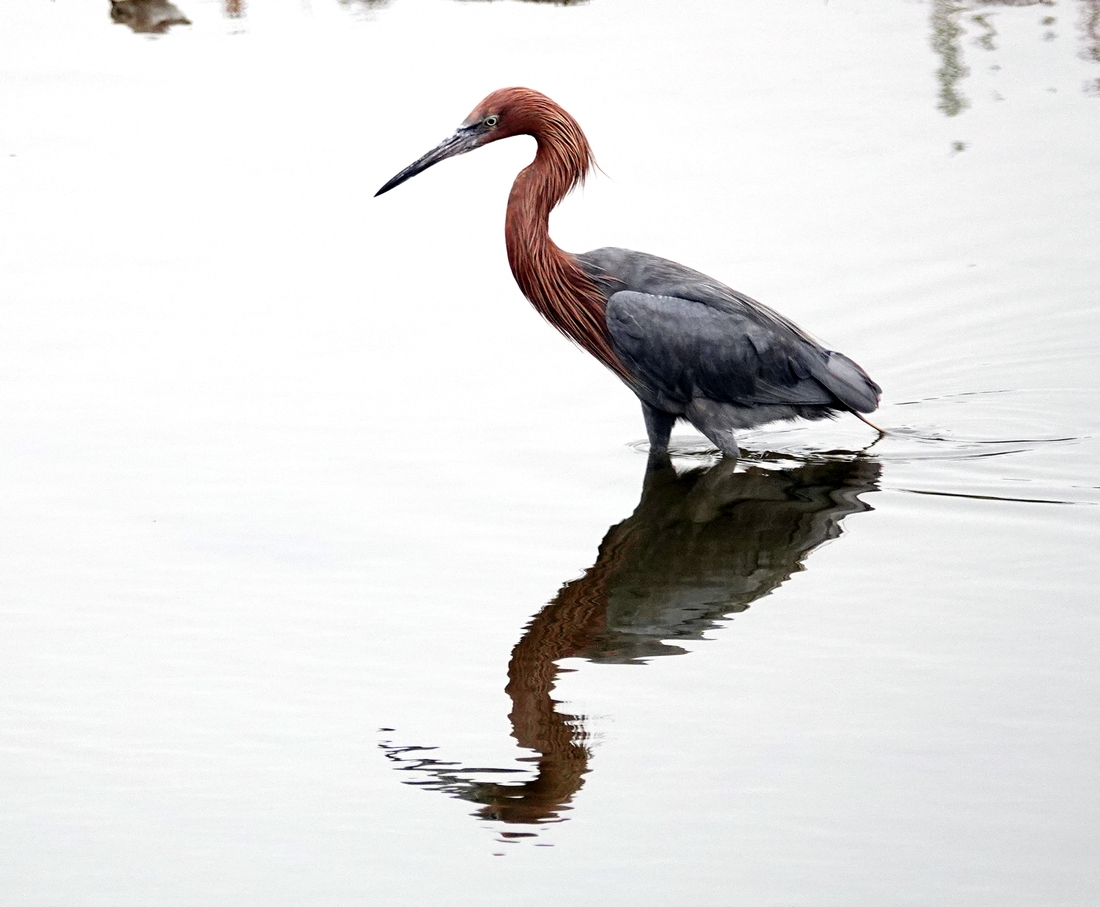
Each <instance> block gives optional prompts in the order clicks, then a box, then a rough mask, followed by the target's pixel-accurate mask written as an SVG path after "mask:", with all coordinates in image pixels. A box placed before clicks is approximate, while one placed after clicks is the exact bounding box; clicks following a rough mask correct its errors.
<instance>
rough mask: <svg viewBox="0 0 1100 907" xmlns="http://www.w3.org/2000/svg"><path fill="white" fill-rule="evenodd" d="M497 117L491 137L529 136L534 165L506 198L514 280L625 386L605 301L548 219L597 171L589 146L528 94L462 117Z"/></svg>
mask: <svg viewBox="0 0 1100 907" xmlns="http://www.w3.org/2000/svg"><path fill="white" fill-rule="evenodd" d="M493 114H496V115H497V116H499V117H500V132H499V133H498V135H497V136H495V138H505V137H506V136H509V135H520V134H524V135H531V136H534V138H535V141H536V142H537V143H538V151H537V153H536V154H535V159H534V161H532V162H531V164H529V165H528V166H527V167H525V168H524V169H523V170H522V171H520V173H519V175H518V176H517V177H516V180H515V182H514V183H513V184H512V191H511V193H510V194H509V196H508V209H507V214H506V216H505V221H504V242H505V245H506V246H507V249H508V263H509V265H510V266H511V268H512V274H513V276H514V277H515V278H516V283H517V284H519V288H520V290H522V291H523V295H524V296H526V297H527V298H528V299H529V300H530V301H531V304H532V305H533V306H534V307H535V309H536V311H538V313H539V314H540V315H542V316H543V318H545V319H546V320H547V321H549V322H550V324H552V325H553V326H554V327H556V328H557V329H558V330H559V331H561V332H562V333H563V334H565V336H566V337H568V338H570V339H571V340H573V341H575V342H576V343H577V344H579V345H580V346H581V347H582V348H584V349H586V350H588V352H589V353H591V354H592V355H593V356H595V357H596V358H597V359H598V360H599V361H600V362H602V363H603V364H604V365H606V366H607V367H608V368H610V369H612V370H613V371H615V372H616V373H618V374H619V375H620V376H621V377H623V378H624V379H626V380H627V381H629V380H630V376H629V373H628V372H627V371H626V369H625V368H624V367H623V364H622V363H621V362H620V361H619V357H618V356H616V355H615V352H614V350H613V349H612V348H611V338H610V337H609V335H608V332H607V316H606V313H605V305H606V301H605V299H604V296H603V294H602V293H601V292H600V290H599V288H598V287H597V286H596V284H595V283H594V282H593V281H592V280H591V278H589V277H588V275H586V274H585V273H584V272H583V271H582V270H581V269H580V268H579V267H578V266H577V264H576V263H575V262H574V261H573V259H572V258H571V257H570V256H569V255H567V254H566V253H565V252H563V251H562V250H561V249H560V248H558V246H557V245H556V244H555V243H554V241H553V240H552V239H551V238H550V212H551V211H552V210H553V209H554V207H555V206H556V205H557V204H558V203H559V202H560V201H561V200H562V199H563V198H565V196H566V195H568V194H569V193H570V192H571V191H572V190H573V189H574V188H576V187H577V186H578V185H582V184H583V183H584V180H585V177H586V176H587V175H588V172H589V170H591V169H592V168H593V167H594V166H595V164H596V160H595V157H594V156H593V154H592V148H591V147H590V146H589V144H588V139H587V138H586V137H585V135H584V132H583V131H582V130H581V127H580V125H579V124H578V123H577V121H576V120H575V119H573V117H572V116H570V115H569V113H568V112H566V111H565V110H563V109H562V108H561V107H560V106H558V105H557V104H555V103H554V102H553V101H552V100H550V98H548V97H546V95H544V94H540V93H539V92H537V91H533V90H532V89H530V88H502V89H500V90H499V91H494V92H493V93H492V94H491V95H489V96H488V97H487V98H486V99H485V100H484V101H482V102H481V103H480V104H479V105H478V106H477V108H476V109H475V110H474V111H473V112H472V113H471V114H470V116H469V117H467V119H466V122H467V123H477V122H481V121H482V120H483V119H484V118H485V117H486V116H489V115H493Z"/></svg>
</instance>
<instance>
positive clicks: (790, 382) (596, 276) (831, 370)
mask: <svg viewBox="0 0 1100 907" xmlns="http://www.w3.org/2000/svg"><path fill="white" fill-rule="evenodd" d="M514 135H530V136H533V137H534V139H535V141H536V142H537V143H538V150H537V152H536V154H535V159H534V161H533V162H532V163H531V164H530V165H529V166H527V167H525V168H524V169H523V170H522V171H520V174H519V175H518V176H517V177H516V181H515V183H514V184H513V185H512V192H511V194H510V195H509V197H508V209H507V214H506V217H505V224H504V239H505V243H506V245H507V248H508V262H509V264H510V265H511V268H512V274H513V276H514V277H515V279H516V283H518V284H519V287H520V290H522V291H523V295H524V296H526V297H527V298H528V299H529V300H530V301H531V304H532V305H534V307H535V309H536V310H537V311H538V312H539V314H541V315H542V316H543V317H544V318H545V319H546V320H547V321H549V322H550V324H552V325H553V326H554V327H556V328H557V329H558V330H559V331H561V332H562V333H563V334H565V336H566V337H569V338H570V339H571V340H573V341H575V342H576V343H577V344H578V345H579V346H581V347H582V348H584V349H586V350H588V352H589V353H591V354H592V355H593V356H595V357H596V358H597V359H598V360H599V361H600V362H602V363H603V364H604V365H606V366H607V367H608V368H609V369H611V371H613V372H614V373H615V374H616V375H618V376H619V377H620V378H621V379H622V380H623V381H624V382H626V384H627V385H628V386H629V387H630V389H631V390H632V391H634V393H635V394H637V395H638V398H639V399H640V400H641V402H642V413H643V415H644V417H645V424H646V431H647V433H648V435H649V443H650V452H651V454H662V453H664V452H666V451H667V450H668V439H669V435H670V433H671V432H672V427H673V425H674V424H675V423H676V421H677V420H678V419H685V420H687V421H688V422H690V423H691V424H692V425H694V426H695V427H696V428H697V429H698V430H699V431H701V432H702V433H703V434H704V435H706V437H707V438H708V439H709V440H710V441H711V443H712V444H714V445H715V446H716V447H717V448H718V449H719V450H720V451H722V453H723V454H724V455H726V456H729V457H737V456H738V455H739V450H738V447H737V439H736V436H735V433H736V432H737V431H738V430H739V429H746V428H752V427H755V426H757V425H762V424H764V423H766V422H773V421H775V420H778V419H793V418H798V417H801V418H803V419H823V418H826V417H829V416H834V415H836V414H838V413H844V412H850V413H853V414H855V415H856V416H858V417H859V418H861V419H863V416H862V415H860V414H861V413H869V412H873V411H874V410H875V408H876V407H877V406H878V402H879V396H880V394H881V388H879V386H878V385H877V384H875V382H874V381H872V380H871V378H870V377H869V376H868V375H867V373H866V372H865V371H863V369H862V368H860V367H859V366H858V365H856V363H854V362H853V361H852V360H851V359H849V358H848V357H847V356H844V355H842V354H841V353H837V352H834V351H832V350H828V349H825V348H824V347H823V346H821V345H820V344H819V343H817V341H815V340H814V339H813V338H812V337H810V336H809V335H808V334H807V333H806V332H805V331H803V330H802V329H801V328H799V327H798V326H797V325H796V324H794V323H793V322H791V321H788V320H787V319H786V318H784V317H783V316H782V315H780V314H778V313H777V312H774V311H772V310H771V309H769V308H768V307H767V306H765V305H763V304H761V303H759V302H757V301H756V300H754V299H750V298H749V297H748V296H745V295H744V294H742V293H738V292H737V291H736V290H732V289H730V288H729V287H727V286H725V285H724V284H721V283H719V282H718V281H716V280H714V279H713V278H710V277H707V276H706V275H705V274H700V273H699V272H698V271H693V270H691V269H690V268H686V267H684V266H683V265H680V264H676V263H675V262H672V261H668V260H666V259H664V258H658V257H657V256H655V255H647V254H645V253H644V252H632V251H630V250H629V249H616V248H604V249H596V250H595V251H593V252H585V253H584V254H583V255H570V254H569V253H567V252H563V251H562V250H561V249H559V248H558V247H557V246H556V245H555V244H554V242H553V240H551V239H550V230H549V222H550V211H551V210H552V209H553V208H554V206H556V205H557V204H558V202H560V201H561V200H562V199H563V198H565V196H566V195H567V194H568V193H569V192H570V190H572V189H573V188H574V187H575V186H577V185H578V184H580V183H583V182H584V179H585V177H586V176H587V174H588V172H589V170H591V169H592V168H593V167H594V166H595V160H594V158H593V156H592V149H591V148H590V147H589V145H588V140H587V139H586V138H585V135H584V133H583V132H582V131H581V128H580V126H579V125H578V124H577V121H576V120H574V119H573V117H572V116H570V115H569V114H568V113H567V112H566V111H565V110H563V109H562V108H561V107H560V106H559V105H558V104H556V103H554V101H552V100H550V98H548V97H546V96H545V95H543V94H540V93H539V92H537V91H532V90H531V89H529V88H503V89H500V90H499V91H494V92H493V93H492V94H490V95H489V96H488V97H487V98H485V100H483V101H482V102H481V103H480V104H478V105H477V107H475V108H474V110H473V112H472V113H471V114H470V115H469V116H468V117H467V118H466V119H465V121H463V123H462V125H460V126H459V127H458V130H457V131H456V132H455V134H454V135H452V136H451V137H450V138H447V139H444V140H443V141H442V142H441V143H440V144H439V145H437V146H436V147H435V148H433V149H432V150H431V151H429V152H428V153H427V154H425V155H424V156H423V157H421V158H420V159H419V160H417V161H416V162H414V163H412V164H410V165H409V166H408V167H406V168H405V169H404V170H402V171H401V172H400V173H398V174H397V176H395V177H394V178H393V179H391V180H390V181H389V182H388V183H386V185H384V186H383V187H382V188H381V189H379V190H378V192H377V193H376V195H381V194H382V193H383V192H389V190H390V189H393V188H394V187H395V186H399V185H400V184H401V183H403V182H405V180H407V179H410V178H411V177H413V176H416V174H418V173H421V172H423V171H424V170H427V169H428V168H429V167H431V166H432V165H433V164H438V163H439V162H440V161H442V160H446V159H447V158H449V157H454V156H455V155H458V154H465V153H466V152H467V151H473V150H474V149H475V148H480V147H481V146H482V145H487V144H489V143H490V142H495V141H497V140H498V139H505V138H509V137H510V136H514ZM863 421H865V422H867V420H866V419H863ZM868 424H869V425H872V423H870V422H868ZM872 427H874V428H877V426H874V425H872ZM880 432H881V430H880Z"/></svg>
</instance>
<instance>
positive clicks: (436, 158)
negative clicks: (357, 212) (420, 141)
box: [374, 127, 484, 198]
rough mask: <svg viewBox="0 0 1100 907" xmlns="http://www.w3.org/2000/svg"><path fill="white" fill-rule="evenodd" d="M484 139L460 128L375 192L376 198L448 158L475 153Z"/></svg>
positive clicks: (464, 128)
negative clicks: (469, 152) (468, 152)
mask: <svg viewBox="0 0 1100 907" xmlns="http://www.w3.org/2000/svg"><path fill="white" fill-rule="evenodd" d="M483 138H484V137H483V135H481V134H479V133H477V132H474V131H472V130H470V129H469V128H467V127H459V129H458V131H457V132H455V134H454V135H452V136H448V137H447V138H445V139H444V140H443V141H442V142H440V143H439V144H438V145H436V146H435V147H434V148H433V149H432V150H431V151H429V152H428V153H427V154H425V155H424V156H423V157H422V158H420V159H419V160H416V161H414V162H413V163H411V164H409V166H408V167H406V168H405V169H404V170H402V171H401V172H400V173H399V174H397V176H395V177H394V178H393V179H391V180H390V181H389V182H388V183H386V185H384V186H383V187H382V188H381V189H379V190H378V191H377V192H375V193H374V197H375V198H378V196H380V195H381V194H382V193H383V192H389V191H390V190H391V189H393V188H394V187H395V186H400V185H401V184H402V183H403V182H405V180H409V179H412V178H413V177H414V176H416V175H417V174H418V173H423V172H424V171H425V170H427V169H428V168H429V167H431V166H432V165H433V164H438V163H439V162H440V161H445V160H446V159H447V158H449V157H454V156H455V155H458V154H465V153H466V152H467V151H473V150H474V149H475V148H477V147H478V146H479V145H480V144H481V143H482V140H483Z"/></svg>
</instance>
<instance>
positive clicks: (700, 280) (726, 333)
mask: <svg viewBox="0 0 1100 907" xmlns="http://www.w3.org/2000/svg"><path fill="white" fill-rule="evenodd" d="M574 259H575V261H576V262H577V264H578V265H579V266H580V267H581V269H582V270H583V271H584V272H585V273H586V274H587V275H588V276H589V277H590V278H592V279H593V280H594V281H595V282H596V283H597V285H598V286H599V288H600V290H601V292H602V293H603V295H604V297H605V298H606V300H607V309H606V317H607V329H608V333H609V335H610V338H611V343H612V346H613V348H614V350H615V353H616V355H617V356H618V357H619V359H620V360H621V361H622V363H623V364H624V365H625V366H626V368H627V370H628V371H629V372H630V374H631V376H632V378H633V382H632V385H631V386H632V389H633V390H634V392H635V393H636V394H637V395H638V397H639V398H640V399H641V401H642V408H643V412H644V414H645V420H646V428H647V430H648V432H649V440H650V445H651V448H652V449H656V450H664V449H667V446H668V438H669V434H670V433H671V431H672V426H673V424H674V423H675V422H676V420H677V419H686V420H687V421H688V422H690V423H691V424H692V425H694V426H695V427H696V428H697V429H698V430H699V431H700V432H702V433H703V434H704V435H705V436H706V437H707V438H708V439H709V440H710V441H711V443H713V444H714V445H715V446H716V447H718V449H719V450H721V451H722V452H723V453H724V454H726V455H729V456H737V455H738V447H737V441H736V436H735V435H736V432H737V431H739V430H743V429H747V428H752V427H754V426H757V425H763V424H764V423H766V422H774V421H776V420H779V419H793V418H803V419H823V418H827V417H829V416H834V415H836V414H838V413H842V412H854V413H869V412H873V411H874V410H875V408H876V407H877V406H878V401H879V395H880V393H881V389H880V388H879V386H878V385H877V384H876V383H875V382H874V381H872V380H871V378H870V377H869V376H868V375H867V373H866V372H864V371H863V369H862V368H860V367H859V366H858V365H857V364H856V363H855V362H853V361H852V360H851V359H849V358H848V357H847V356H844V355H842V354H841V353H837V352H834V351H833V350H829V349H826V348H825V347H823V346H822V345H821V344H819V343H818V342H817V341H816V340H814V339H813V338H812V337H810V336H809V335H808V334H807V333H806V332H805V331H803V330H802V329H801V328H799V327H798V326H797V325H796V324H794V323H793V322H791V321H788V320H787V319H786V318H784V317H783V316H782V315H780V314H778V313H777V312H774V311H772V310H771V309H769V308H768V307H767V306H765V305H763V304H762V303H759V302H757V301H756V300H754V299H750V298H749V297H748V296H745V295H744V294H742V293H738V292H737V291H736V290H733V289H731V288H730V287H727V286H725V285H724V284H722V283H719V282H718V281H716V280H714V279H713V278H711V277H708V276H707V275H705V274H701V273H699V272H698V271H693V270H692V269H691V268H686V267H684V266H683V265H680V264H677V263H676V262H672V261H668V260H667V259H663V258H659V257H657V256H655V255H647V254H645V253H643V252H633V251H630V250H629V249H616V248H604V249H596V250H594V251H592V252H586V253H584V254H582V255H577V256H574Z"/></svg>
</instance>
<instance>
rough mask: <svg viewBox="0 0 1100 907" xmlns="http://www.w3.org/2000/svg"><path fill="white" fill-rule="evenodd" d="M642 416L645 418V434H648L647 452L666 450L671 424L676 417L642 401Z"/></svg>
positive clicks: (653, 452) (656, 452)
mask: <svg viewBox="0 0 1100 907" xmlns="http://www.w3.org/2000/svg"><path fill="white" fill-rule="evenodd" d="M642 417H643V418H644V419H645V430H646V434H647V435H649V453H650V456H652V455H653V454H661V453H667V452H668V439H669V437H670V436H671V435H672V426H673V425H675V424H676V417H675V416H674V415H672V413H666V412H664V411H663V410H659V409H657V408H656V407H653V406H650V405H649V404H648V403H646V402H645V401H644V400H643V401H642Z"/></svg>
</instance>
